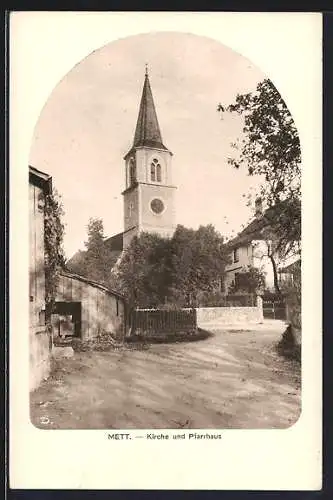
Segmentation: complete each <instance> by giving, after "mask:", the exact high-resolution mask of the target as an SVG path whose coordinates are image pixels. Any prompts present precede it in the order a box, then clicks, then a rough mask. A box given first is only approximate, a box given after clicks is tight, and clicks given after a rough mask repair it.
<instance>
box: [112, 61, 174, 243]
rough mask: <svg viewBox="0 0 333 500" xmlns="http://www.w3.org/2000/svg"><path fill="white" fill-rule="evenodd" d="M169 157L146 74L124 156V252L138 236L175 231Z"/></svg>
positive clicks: (167, 234) (166, 233) (169, 234)
mask: <svg viewBox="0 0 333 500" xmlns="http://www.w3.org/2000/svg"><path fill="white" fill-rule="evenodd" d="M171 159H172V153H171V151H169V150H168V149H167V148H166V147H165V146H164V144H163V141H162V136H161V130H160V127H159V124H158V120H157V115H156V110H155V105H154V100H153V95H152V92H151V88H150V82H149V76H148V71H147V68H146V74H145V79H144V84H143V90H142V97H141V102H140V108H139V116H138V121H137V124H136V129H135V134H134V140H133V144H132V147H131V149H130V150H129V152H128V153H127V154H126V155H125V157H124V160H125V185H126V188H125V190H124V191H123V193H122V194H123V196H124V233H123V244H124V248H127V246H128V245H129V244H130V242H131V240H132V238H133V237H134V236H137V235H139V234H140V233H141V232H143V231H144V232H149V233H154V234H155V233H157V234H160V235H162V236H171V235H172V234H173V232H174V230H175V220H174V219H175V201H174V198H175V196H174V192H175V190H176V186H174V185H173V184H172V165H171Z"/></svg>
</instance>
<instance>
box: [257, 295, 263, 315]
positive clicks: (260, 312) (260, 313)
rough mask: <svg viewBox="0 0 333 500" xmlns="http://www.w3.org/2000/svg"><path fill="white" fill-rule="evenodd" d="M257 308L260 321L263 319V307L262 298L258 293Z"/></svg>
mask: <svg viewBox="0 0 333 500" xmlns="http://www.w3.org/2000/svg"><path fill="white" fill-rule="evenodd" d="M257 308H258V309H259V315H260V321H263V320H264V308H263V300H262V297H261V296H260V295H257Z"/></svg>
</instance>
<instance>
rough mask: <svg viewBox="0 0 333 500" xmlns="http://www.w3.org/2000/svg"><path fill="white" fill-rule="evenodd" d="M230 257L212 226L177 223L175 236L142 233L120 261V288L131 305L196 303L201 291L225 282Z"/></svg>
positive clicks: (152, 305) (148, 305)
mask: <svg viewBox="0 0 333 500" xmlns="http://www.w3.org/2000/svg"><path fill="white" fill-rule="evenodd" d="M227 260H228V258H227V256H226V253H225V249H224V246H223V238H222V237H221V235H219V233H217V232H216V231H215V229H214V228H213V226H201V227H200V228H199V229H198V230H194V229H187V228H185V227H183V226H178V227H177V229H176V231H175V233H174V235H173V237H172V238H163V237H161V236H159V235H157V234H150V233H141V234H140V235H139V236H138V237H135V238H133V240H132V241H131V244H130V246H129V247H128V248H127V249H126V251H125V252H124V255H123V257H122V260H121V262H120V264H119V268H118V270H117V281H118V283H119V287H120V288H119V291H121V292H122V293H124V294H125V295H126V297H127V299H128V300H129V302H130V304H131V305H132V306H140V307H161V306H166V305H169V306H170V305H177V306H180V307H181V306H185V305H187V306H189V305H194V304H195V302H196V297H197V294H198V293H199V291H205V290H213V289H214V288H216V287H217V286H218V285H219V284H220V281H221V280H222V279H223V275H224V268H225V264H226V262H227Z"/></svg>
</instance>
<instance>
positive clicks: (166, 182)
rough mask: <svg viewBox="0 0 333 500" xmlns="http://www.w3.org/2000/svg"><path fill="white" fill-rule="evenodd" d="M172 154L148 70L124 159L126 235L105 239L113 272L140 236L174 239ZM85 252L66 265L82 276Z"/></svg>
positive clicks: (174, 189)
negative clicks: (162, 132)
mask: <svg viewBox="0 0 333 500" xmlns="http://www.w3.org/2000/svg"><path fill="white" fill-rule="evenodd" d="M172 156H173V153H172V152H171V151H170V150H169V149H168V148H167V147H166V146H165V145H164V143H163V140H162V135H161V130H160V127H159V123H158V119H157V113H156V109H155V104H154V99H153V95H152V90H151V86H150V81H149V76H148V72H147V70H146V73H145V77H144V83H143V90H142V96H141V101H140V107H139V114H138V118H137V122H136V128H135V133H134V139H133V143H132V146H131V148H130V150H129V151H128V152H127V153H126V155H125V156H124V158H123V159H124V181H125V189H124V190H123V192H122V195H123V204H124V231H123V232H121V233H118V234H116V235H114V236H111V237H109V238H106V240H105V245H106V247H107V249H108V257H109V263H108V264H109V266H110V270H111V269H112V268H113V267H114V265H115V264H116V263H117V262H119V259H120V257H121V255H122V252H123V250H124V249H126V248H127V247H128V246H129V245H130V242H131V240H132V239H133V237H134V236H137V235H139V234H140V233H141V232H143V231H144V232H151V233H157V234H160V235H161V236H172V235H173V233H174V230H175V228H176V224H175V192H176V189H177V188H176V186H175V185H174V184H173V175H172ZM84 256H85V252H84V251H79V252H77V253H76V254H74V255H73V257H72V258H71V259H69V260H68V262H67V264H66V265H67V267H68V269H69V270H71V271H73V272H74V273H80V269H81V268H82V263H83V261H84Z"/></svg>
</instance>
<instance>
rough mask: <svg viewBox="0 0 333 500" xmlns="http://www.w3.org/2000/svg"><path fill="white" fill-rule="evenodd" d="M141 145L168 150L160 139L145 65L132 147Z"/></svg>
mask: <svg viewBox="0 0 333 500" xmlns="http://www.w3.org/2000/svg"><path fill="white" fill-rule="evenodd" d="M141 146H146V147H150V148H157V149H162V150H165V151H168V148H166V147H165V146H164V144H163V141H162V135H161V130H160V127H159V124H158V120H157V115H156V109H155V104H154V99H153V94H152V91H151V87H150V82H149V76H148V70H147V66H146V73H145V80H144V84H143V90H142V97H141V102H140V109H139V116H138V121H137V124H136V129H135V134H134V141H133V146H132V148H136V147H141Z"/></svg>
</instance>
